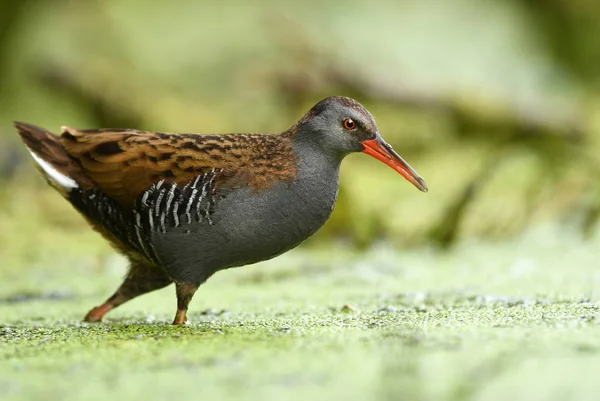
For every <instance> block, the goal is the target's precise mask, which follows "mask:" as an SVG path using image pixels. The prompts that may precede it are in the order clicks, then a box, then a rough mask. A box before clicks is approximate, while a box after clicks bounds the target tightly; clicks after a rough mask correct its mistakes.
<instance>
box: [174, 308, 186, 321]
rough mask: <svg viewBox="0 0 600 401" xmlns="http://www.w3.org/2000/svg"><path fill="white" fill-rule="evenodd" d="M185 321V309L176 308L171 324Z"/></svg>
mask: <svg viewBox="0 0 600 401" xmlns="http://www.w3.org/2000/svg"><path fill="white" fill-rule="evenodd" d="M186 321H187V316H186V310H185V309H177V313H176V314H175V319H173V324H176V325H180V324H185V323H186Z"/></svg>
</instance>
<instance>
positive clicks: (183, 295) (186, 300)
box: [173, 283, 199, 324]
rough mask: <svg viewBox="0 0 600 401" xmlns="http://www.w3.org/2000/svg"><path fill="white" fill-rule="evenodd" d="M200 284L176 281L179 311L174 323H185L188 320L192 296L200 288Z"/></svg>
mask: <svg viewBox="0 0 600 401" xmlns="http://www.w3.org/2000/svg"><path fill="white" fill-rule="evenodd" d="M198 287H199V285H198V284H194V283H175V290H176V292H177V313H175V319H174V320H173V324H185V322H186V320H187V316H186V313H187V309H188V305H189V304H190V301H191V300H192V297H193V296H194V294H195V293H196V291H197V290H198Z"/></svg>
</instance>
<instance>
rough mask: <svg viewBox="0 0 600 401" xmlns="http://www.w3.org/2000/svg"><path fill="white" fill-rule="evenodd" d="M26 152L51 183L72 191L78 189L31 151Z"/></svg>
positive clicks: (72, 181)
mask: <svg viewBox="0 0 600 401" xmlns="http://www.w3.org/2000/svg"><path fill="white" fill-rule="evenodd" d="M27 150H29V153H31V156H32V157H33V160H35V162H36V163H37V164H39V165H40V167H41V168H42V170H44V173H46V175H47V176H48V178H49V179H50V180H51V181H52V182H54V183H55V184H57V185H59V186H61V187H63V188H66V189H73V188H77V187H79V185H78V184H77V182H76V181H75V180H74V179H72V178H71V177H68V176H66V175H64V174H63V173H61V172H60V171H58V170H57V169H55V168H54V167H53V166H52V165H51V164H50V163H48V162H47V161H46V160H44V159H42V158H41V157H39V156H38V155H36V154H35V153H34V152H33V151H32V150H31V149H29V148H27Z"/></svg>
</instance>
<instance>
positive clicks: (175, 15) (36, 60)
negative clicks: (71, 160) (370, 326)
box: [0, 0, 600, 247]
mask: <svg viewBox="0 0 600 401" xmlns="http://www.w3.org/2000/svg"><path fill="white" fill-rule="evenodd" d="M599 18H600V3H597V2H595V1H592V0H588V1H586V0H579V1H559V0H547V1H539V2H538V1H533V0H510V1H509V0H506V1H501V2H500V1H475V0H473V1H469V0H452V1H441V0H438V1H436V0H403V1H386V0H380V1H373V2H365V1H343V2H342V1H325V2H323V1H285V2H283V1H267V0H265V1H241V0H240V1H191V0H190V1H178V2H158V1H156V2H148V1H142V0H112V1H111V0H103V1H85V2H83V1H68V0H52V1H42V0H22V1H18V2H8V1H7V2H4V5H3V6H2V9H1V14H0V27H1V28H0V29H1V31H0V55H1V57H0V144H1V146H0V175H1V179H2V181H3V189H2V192H3V194H2V197H1V199H0V202H1V205H2V211H1V212H0V213H1V214H0V217H1V218H2V220H5V219H11V216H13V215H14V214H19V213H20V212H19V211H18V210H14V209H13V206H15V199H17V200H19V201H18V202H16V203H17V205H16V207H17V208H18V209H23V208H25V209H32V208H33V209H38V208H41V207H43V208H45V209H47V210H52V212H53V213H51V216H49V217H48V219H51V220H52V222H53V223H55V224H56V226H57V227H65V226H77V227H81V228H82V229H84V226H85V224H84V223H83V220H82V219H80V218H78V217H74V213H73V212H72V211H70V209H69V207H68V206H67V205H66V202H63V201H62V200H61V199H60V198H59V197H58V196H49V195H46V191H48V190H47V189H46V188H44V184H43V183H42V180H41V179H39V178H37V177H36V178H35V179H30V176H32V175H35V174H37V172H35V171H34V169H33V168H32V164H31V162H30V160H29V159H28V156H27V155H26V152H25V151H24V149H23V147H22V146H21V145H20V144H19V143H18V138H17V135H15V132H14V129H13V128H12V124H11V122H12V121H13V120H22V121H27V122H32V123H35V124H38V125H42V126H45V127H47V128H49V129H51V130H55V131H57V130H58V129H59V127H60V126H61V125H70V126H74V127H79V128H95V127H113V128H114V127H127V128H140V129H149V130H161V131H171V132H201V133H212V132H248V131H250V132H279V131H282V130H284V129H286V128H287V127H288V126H290V125H291V124H292V123H293V122H294V121H296V120H297V119H298V118H299V117H300V116H301V115H302V114H303V113H304V112H305V111H306V110H307V109H308V108H309V107H310V106H312V104H314V103H315V102H316V101H318V100H320V99H321V98H323V97H326V96H330V95H347V96H352V97H355V98H356V99H358V100H359V101H360V102H362V103H363V104H365V105H366V106H367V108H368V109H369V110H370V111H372V113H373V114H374V115H375V117H376V119H377V121H378V123H379V126H380V129H381V132H382V134H383V135H384V137H385V138H386V139H387V140H388V141H389V142H390V143H392V144H393V145H394V147H395V148H396V149H397V150H398V151H399V153H400V154H401V155H403V156H404V157H405V158H406V159H407V160H408V161H409V163H411V164H412V165H413V167H415V168H416V169H417V171H419V173H420V174H421V175H422V176H423V177H424V178H425V179H426V180H427V182H428V184H429V187H430V192H429V193H428V194H427V195H424V194H422V193H419V192H418V191H416V190H415V189H414V188H412V187H411V186H410V185H408V184H407V183H406V182H404V181H403V180H402V179H401V177H399V176H398V175H397V174H395V173H394V172H393V171H392V170H390V169H387V168H386V167H384V166H381V165H379V164H377V162H375V161H374V160H369V159H368V158H366V157H363V156H353V157H351V158H349V159H348V160H347V161H345V163H344V166H343V175H342V188H341V193H340V202H339V203H338V207H337V209H336V211H335V214H334V216H333V219H332V221H331V222H330V224H328V225H327V226H326V228H325V230H323V232H322V233H320V235H319V236H318V237H317V239H318V240H324V239H325V238H342V239H344V240H347V241H350V242H351V243H352V244H353V245H356V246H361V247H364V246H367V245H370V244H371V243H372V242H373V241H374V240H378V239H381V238H388V239H390V240H391V241H393V242H394V244H395V245H397V246H406V245H414V244H416V243H434V244H438V245H441V246H443V247H447V246H450V245H452V244H453V243H454V242H455V241H456V240H457V239H459V238H465V237H467V238H468V237H471V236H477V237H486V238H498V237H507V236H512V235H514V234H516V233H518V232H520V231H522V230H523V229H524V228H526V227H527V226H529V225H534V224H537V223H540V222H545V221H548V220H559V221H561V224H569V225H576V226H577V228H578V230H579V231H580V232H581V234H582V235H590V234H592V233H593V231H594V230H595V227H596V225H597V224H596V223H597V219H598V216H599V215H600V187H599V183H600V180H597V179H596V177H597V176H598V173H599V172H600V166H599V163H598V160H597V159H598V157H597V156H596V155H597V154H598V151H599V150H600V111H598V110H599V106H600V91H599V90H598V89H599V87H600V24H598V19H599ZM24 187H27V190H31V191H32V192H31V198H28V199H27V202H26V203H23V202H21V201H22V199H21V198H20V197H22V196H23V194H19V192H21V191H24ZM27 215H31V214H30V213H27ZM38 217H40V216H36V218H38ZM0 221H1V220H0ZM3 235H7V234H3ZM12 235H14V234H12Z"/></svg>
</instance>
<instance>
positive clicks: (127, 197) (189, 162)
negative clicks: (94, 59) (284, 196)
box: [61, 127, 235, 206]
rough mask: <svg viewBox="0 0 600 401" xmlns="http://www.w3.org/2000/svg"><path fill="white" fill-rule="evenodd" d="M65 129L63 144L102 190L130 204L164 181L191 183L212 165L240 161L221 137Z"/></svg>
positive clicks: (224, 166)
mask: <svg viewBox="0 0 600 401" xmlns="http://www.w3.org/2000/svg"><path fill="white" fill-rule="evenodd" d="M62 130H63V135H62V136H61V143H62V145H63V146H64V147H65V149H66V150H67V152H68V153H69V155H71V156H72V157H74V158H75V159H77V160H78V161H79V163H80V165H81V168H82V170H83V172H84V173H85V175H86V176H87V177H89V178H90V179H91V180H92V181H93V182H94V184H95V185H96V187H97V188H98V189H99V190H101V191H102V192H104V193H105V194H106V195H108V196H109V197H111V198H113V199H115V200H116V201H118V202H120V203H121V204H123V205H127V206H131V205H133V203H134V202H135V199H136V198H137V197H138V196H140V195H141V194H142V193H143V192H144V191H145V190H146V189H148V188H149V187H150V186H151V185H152V184H153V183H156V182H158V181H160V180H163V179H164V180H166V181H169V182H175V183H177V184H186V183H188V182H190V181H192V180H193V179H194V178H195V177H196V176H198V175H200V174H205V173H207V172H208V171H210V170H211V169H215V168H216V169H223V170H228V169H231V168H233V166H234V165H235V157H234V156H232V155H227V154H224V153H223V152H222V146H220V144H221V142H222V141H221V140H219V137H218V136H200V135H175V134H162V133H154V132H144V131H136V130H93V131H92V130H89V131H79V130H76V129H73V128H69V127H63V128H62Z"/></svg>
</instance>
